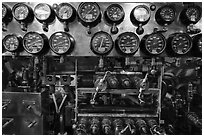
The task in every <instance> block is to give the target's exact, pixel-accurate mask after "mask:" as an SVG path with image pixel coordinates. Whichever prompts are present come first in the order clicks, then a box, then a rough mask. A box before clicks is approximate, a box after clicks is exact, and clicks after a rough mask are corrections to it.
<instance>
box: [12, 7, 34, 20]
mask: <svg viewBox="0 0 204 137" xmlns="http://www.w3.org/2000/svg"><path fill="white" fill-rule="evenodd" d="M20 6H24V7H26V8H27V10H28V14H27V15H26V17H25V18H24V19H19V18H17V17H16V14H15V11H16V8H18V7H20ZM12 12H13V16H14V18H15V19H16V20H17V21H24V20H26V19H28V17H29V15H30V8H29V7H28V5H26V4H24V3H17V4H15V5H14V7H13V8H12Z"/></svg>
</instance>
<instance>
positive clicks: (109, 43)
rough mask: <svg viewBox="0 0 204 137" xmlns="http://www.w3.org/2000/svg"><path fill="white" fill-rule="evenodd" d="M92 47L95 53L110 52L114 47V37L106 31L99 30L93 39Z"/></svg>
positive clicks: (103, 53)
mask: <svg viewBox="0 0 204 137" xmlns="http://www.w3.org/2000/svg"><path fill="white" fill-rule="evenodd" d="M90 47H91V50H92V51H93V52H94V53H95V54H98V55H105V54H108V53H110V52H111V50H112V49H113V40H112V37H111V36H110V35H109V34H108V33H106V32H103V31H100V32H97V33H95V34H94V36H93V37H92V39H91V43H90Z"/></svg>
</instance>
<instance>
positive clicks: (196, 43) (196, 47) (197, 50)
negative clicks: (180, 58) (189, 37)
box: [192, 34, 202, 56]
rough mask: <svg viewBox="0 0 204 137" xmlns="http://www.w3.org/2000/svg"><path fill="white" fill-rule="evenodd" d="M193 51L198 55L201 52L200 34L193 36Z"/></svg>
mask: <svg viewBox="0 0 204 137" xmlns="http://www.w3.org/2000/svg"><path fill="white" fill-rule="evenodd" d="M192 51H193V53H194V55H195V56H200V55H201V53H202V34H198V35H196V36H194V37H193V50H192Z"/></svg>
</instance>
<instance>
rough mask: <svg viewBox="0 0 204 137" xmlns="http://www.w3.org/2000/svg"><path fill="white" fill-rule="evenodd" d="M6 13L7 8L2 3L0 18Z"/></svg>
mask: <svg viewBox="0 0 204 137" xmlns="http://www.w3.org/2000/svg"><path fill="white" fill-rule="evenodd" d="M6 13H7V8H6V6H5V5H4V4H2V18H4V17H5V16H6Z"/></svg>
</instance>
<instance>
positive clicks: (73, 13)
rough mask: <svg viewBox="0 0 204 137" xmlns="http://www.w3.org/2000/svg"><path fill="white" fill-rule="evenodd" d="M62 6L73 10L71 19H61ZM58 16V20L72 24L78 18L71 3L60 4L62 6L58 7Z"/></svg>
mask: <svg viewBox="0 0 204 137" xmlns="http://www.w3.org/2000/svg"><path fill="white" fill-rule="evenodd" d="M62 6H68V7H70V8H71V9H72V14H71V16H70V17H69V18H67V19H63V18H61V17H60V16H59V10H60V8H61V7H62ZM56 16H57V18H58V19H59V20H60V21H68V22H72V21H73V20H74V19H75V18H76V10H75V8H74V7H73V6H72V5H71V4H69V3H60V4H59V5H58V7H57V9H56Z"/></svg>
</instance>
